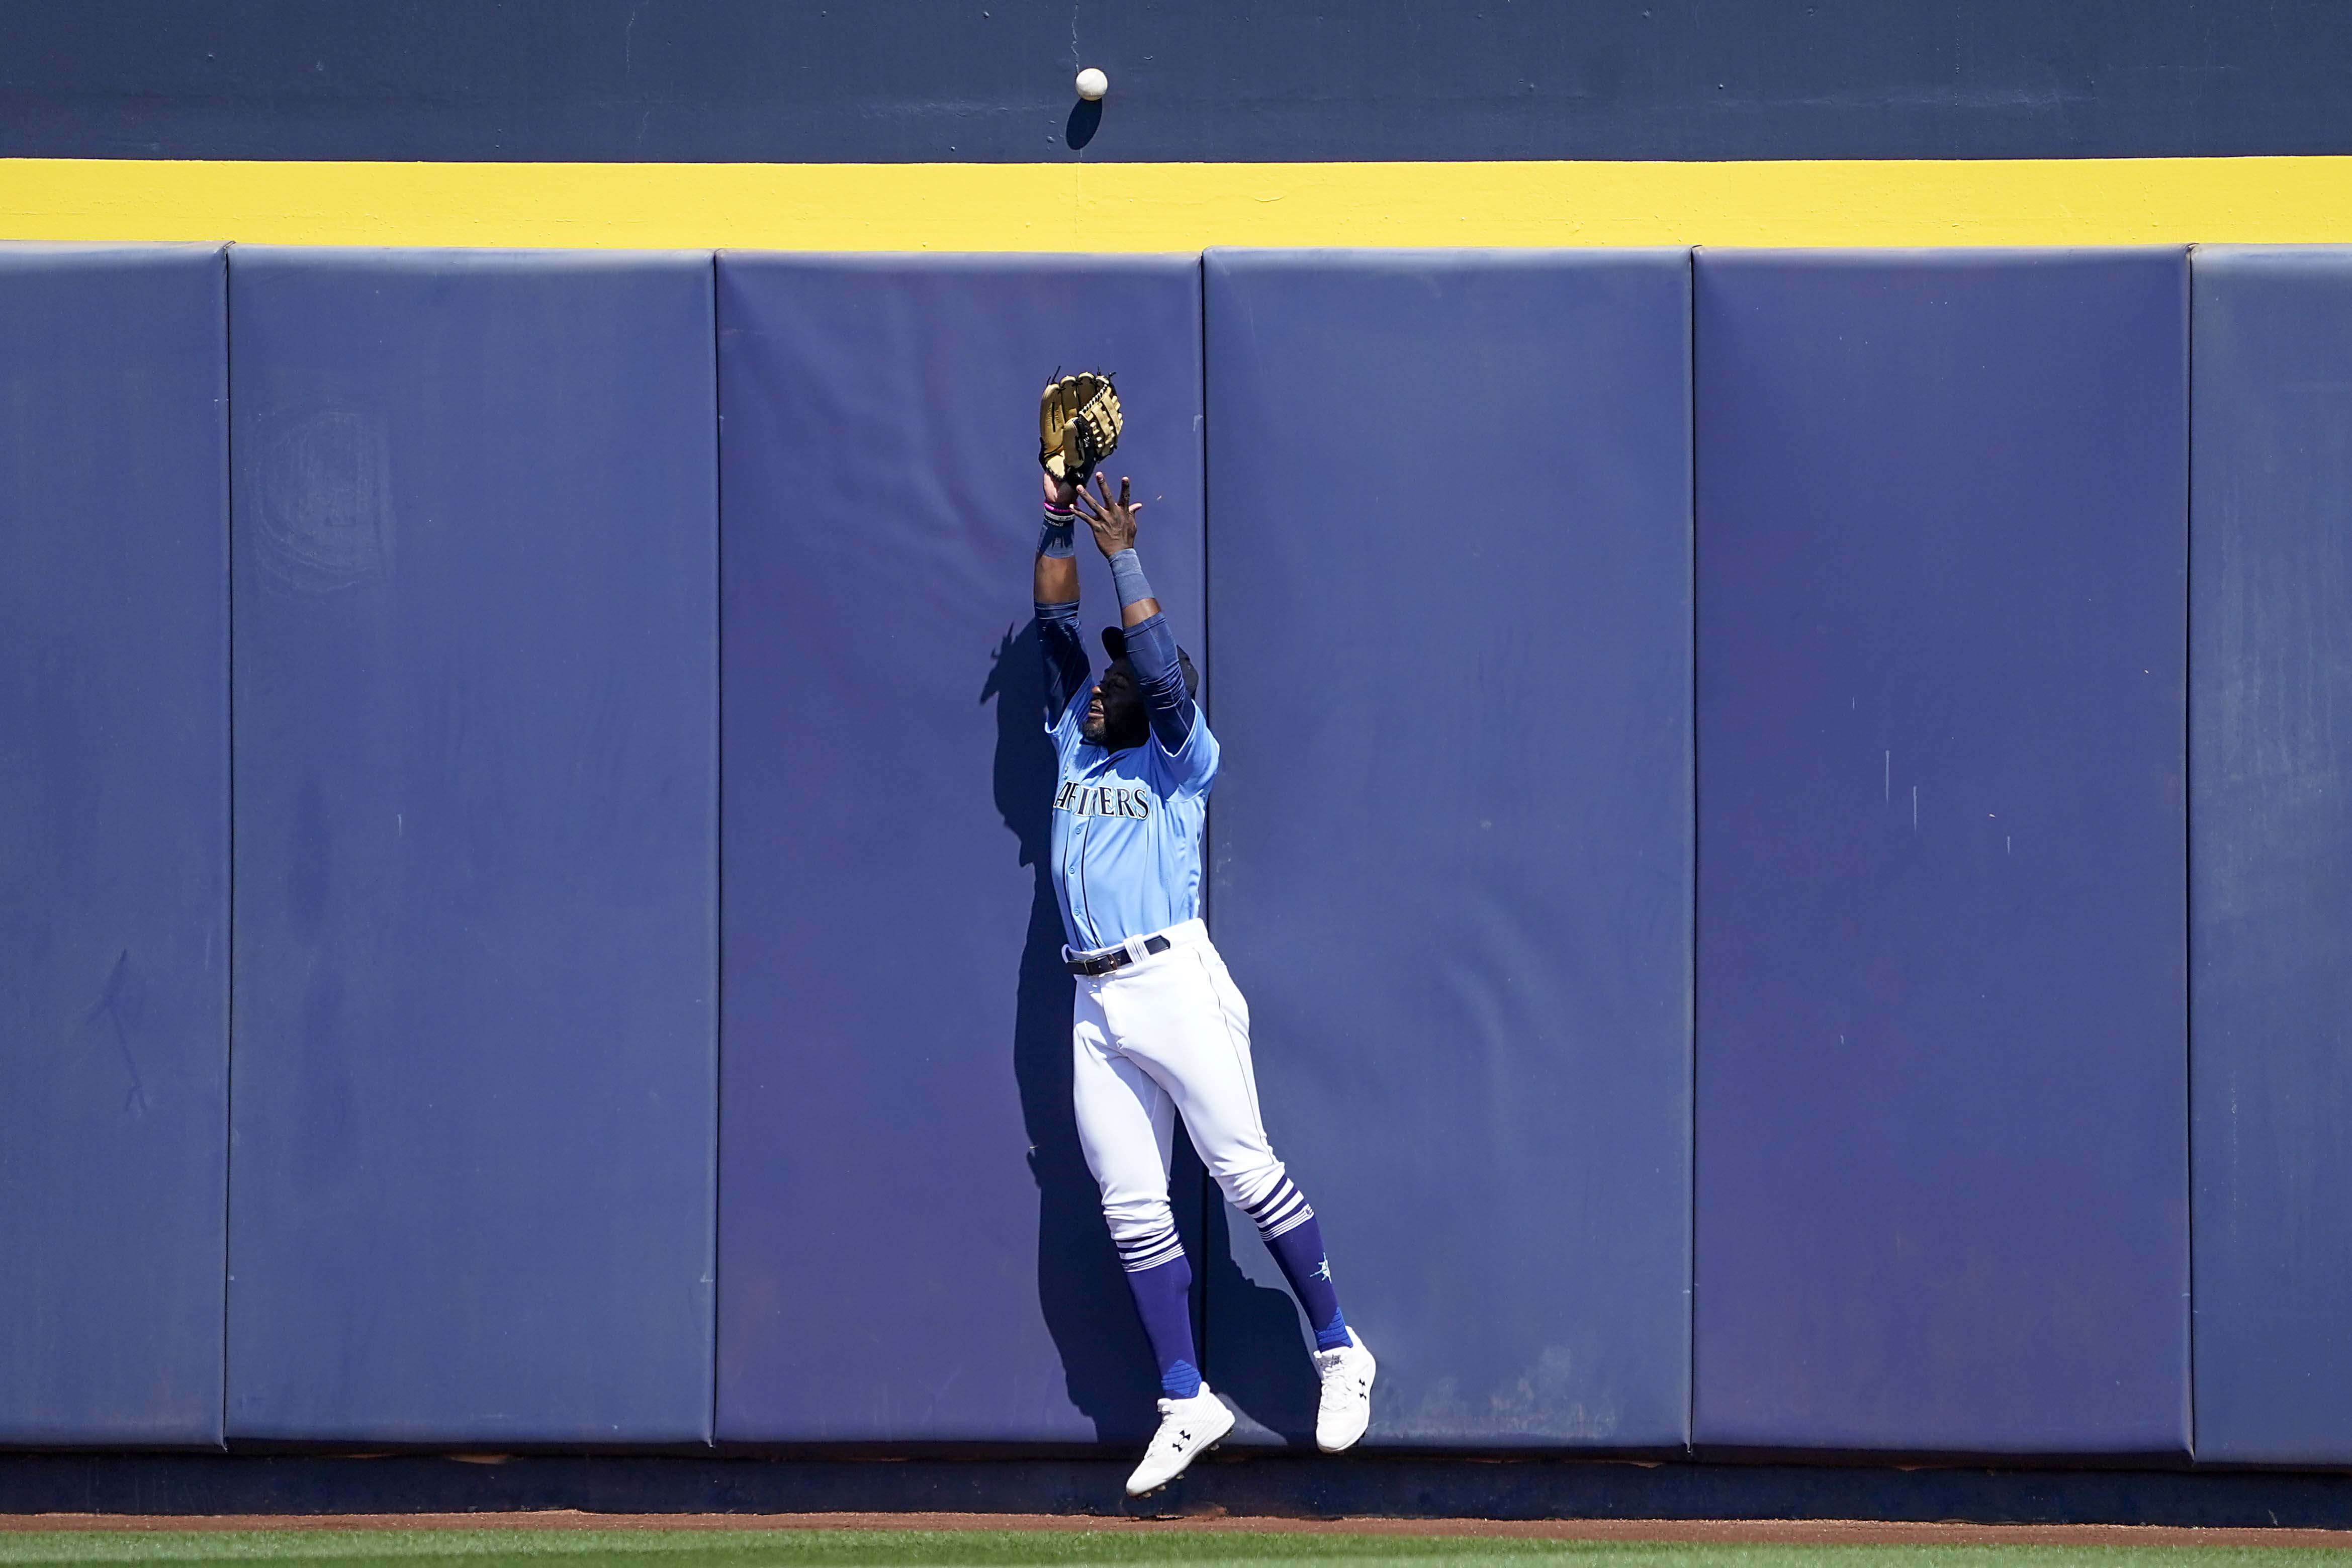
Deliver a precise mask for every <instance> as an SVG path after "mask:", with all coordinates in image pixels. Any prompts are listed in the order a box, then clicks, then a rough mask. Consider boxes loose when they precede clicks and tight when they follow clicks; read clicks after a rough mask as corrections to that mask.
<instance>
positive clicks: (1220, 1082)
mask: <svg viewBox="0 0 2352 1568" xmlns="http://www.w3.org/2000/svg"><path fill="white" fill-rule="evenodd" d="M1105 990H1106V992H1107V994H1108V999H1109V1001H1110V1003H1111V1006H1112V1008H1113V1018H1112V1019H1111V1021H1112V1022H1113V1023H1114V1024H1116V1025H1117V1026H1118V1029H1119V1031H1120V1032H1119V1033H1118V1036H1117V1038H1118V1041H1119V1044H1120V1046H1121V1047H1122V1048H1123V1049H1124V1050H1125V1051H1127V1053H1128V1054H1129V1056H1130V1057H1132V1058H1134V1059H1135V1060H1137V1061H1140V1062H1141V1063H1142V1064H1143V1066H1144V1067H1145V1068H1146V1069H1147V1070H1148V1071H1150V1073H1151V1075H1152V1076H1153V1077H1154V1078H1155V1079H1157V1080H1158V1081H1159V1082H1160V1084H1161V1085H1162V1086H1163V1087H1165V1088H1166V1089H1167V1091H1168V1092H1169V1094H1170V1096H1171V1098H1173V1099H1174V1101H1175V1102H1176V1108H1177V1110H1178V1111H1179V1112H1181V1113H1182V1115H1183V1117H1184V1130H1185V1131H1186V1132H1187V1133H1188V1134H1191V1136H1192V1147H1193V1148H1194V1149H1196V1150H1197V1151H1199V1153H1200V1155H1201V1161H1202V1164H1203V1165H1205V1166H1207V1167H1208V1170H1209V1174H1210V1175H1211V1176H1213V1177H1215V1178H1216V1182H1217V1185H1218V1186H1220V1187H1222V1188H1223V1191H1224V1195H1225V1197H1226V1199H1227V1200H1228V1201H1229V1202H1231V1203H1232V1204H1233V1206H1234V1207H1235V1208H1238V1209H1240V1210H1241V1211H1242V1212H1243V1213H1244V1214H1245V1215H1247V1216H1248V1217H1249V1218H1250V1222H1251V1223H1252V1224H1253V1225H1255V1226H1256V1227H1257V1233H1258V1235H1259V1237H1260V1238H1261V1239H1263V1240H1264V1241H1265V1245H1266V1250H1267V1251H1269V1252H1271V1253H1273V1254H1274V1259H1275V1261H1276V1263H1277V1264H1279V1265H1280V1266H1281V1269H1282V1273H1283V1278H1284V1279H1286V1280H1287V1281H1289V1282H1290V1289H1291V1293H1292V1294H1294V1295H1296V1296H1297V1298H1298V1304H1299V1305H1300V1306H1301V1307H1303V1308H1304V1309H1306V1312H1307V1322H1309V1323H1310V1324H1312V1325H1313V1326H1314V1329H1315V1344H1316V1348H1317V1349H1318V1350H1329V1349H1332V1348H1333V1347H1335V1346H1338V1345H1343V1344H1346V1343H1349V1339H1348V1322H1347V1318H1346V1317H1345V1316H1344V1315H1343V1314H1342V1313H1341V1312H1340V1310H1339V1292H1338V1291H1337V1290H1336V1289H1335V1288H1334V1287H1333V1285H1332V1282H1331V1264H1330V1260H1329V1259H1328V1257H1327V1256H1326V1255H1325V1253H1324V1248H1323V1227H1322V1225H1321V1224H1320V1223H1319V1222H1318V1220H1317V1219H1316V1218H1315V1209H1314V1207H1313V1206H1312V1205H1310V1204H1309V1203H1308V1202H1307V1197H1306V1195H1305V1194H1304V1193H1302V1192H1300V1191H1299V1190H1298V1187H1297V1184H1296V1183H1294V1182H1293V1181H1292V1180H1291V1179H1290V1175H1289V1173H1288V1172H1287V1171H1286V1170H1285V1169H1284V1168H1283V1165H1282V1162H1281V1161H1280V1160H1278V1159H1276V1157H1275V1155H1274V1149H1273V1147H1272V1146H1271V1145H1270V1144H1269V1143H1268V1141H1267V1139H1266V1135H1265V1120H1264V1118H1263V1117H1262V1116H1261V1115H1260V1114H1259V1110H1258V1098H1257V1074H1256V1071H1255V1069H1254V1067H1253V1066H1252V1064H1251V1061H1250V1043H1249V1004H1248V1003H1247V1002H1245V1001H1244V1000H1243V999H1242V994H1241V991H1240V989H1239V988H1236V987H1235V986H1234V982H1233V977H1232V976H1230V975H1228V974H1227V973H1226V972H1225V967H1224V963H1223V960H1222V959H1220V958H1219V957H1218V956H1217V954H1216V950H1215V949H1214V948H1213V947H1210V946H1206V945H1202V946H1192V947H1181V948H1178V949H1177V950H1175V951H1173V952H1171V953H1169V954H1167V955H1165V956H1162V957H1160V959H1158V960H1156V961H1155V962H1153V963H1150V964H1148V965H1145V966H1142V967H1139V968H1138V969H1137V970H1136V971H1135V972H1134V974H1133V976H1132V977H1122V978H1120V979H1119V980H1118V981H1116V982H1114V983H1113V984H1112V985H1111V986H1109V987H1107V988H1105Z"/></svg>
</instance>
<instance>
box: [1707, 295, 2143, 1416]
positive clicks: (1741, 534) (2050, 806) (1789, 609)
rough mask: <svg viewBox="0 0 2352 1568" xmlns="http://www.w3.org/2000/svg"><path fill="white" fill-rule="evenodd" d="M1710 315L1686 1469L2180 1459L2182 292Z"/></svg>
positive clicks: (1732, 300)
mask: <svg viewBox="0 0 2352 1568" xmlns="http://www.w3.org/2000/svg"><path fill="white" fill-rule="evenodd" d="M1696 298H1697V308H1696V330H1697V367H1698V371H1697V417H1698V540H1699V545H1698V715H1699V734H1698V758H1699V775H1698V800H1699V878H1698V1003H1699V1008H1698V1204H1697V1275H1696V1289H1697V1309H1696V1322H1697V1333H1696V1383H1697V1398H1696V1423H1695V1424H1696V1438H1697V1441H1698V1442H1699V1443H1700V1444H1701V1445H1702V1446H1719V1447H1743V1448H1814V1449H1839V1448H1846V1449H1895V1450H1911V1451H1936V1450H1957V1451H1969V1452H1979V1453H2050V1454H2062V1453H2113V1454H2128V1453H2145V1454H2153V1453H2163V1454H2177V1453H2179V1452H2181V1451H2183V1450H2185V1449H2186V1448H2187V1447H2188V1442H2189V1408H2188V1371H2189V1360H2188V1312H2187V1291H2188V1288H2189V1231H2188V1215H2187V1197H2188V1171H2187V1166H2186V1160H2187V1152H2188V1151H2187V1137H2186V1132H2187V1106H2186V1099H2185V1097H2186V1092H2187V1061H2186V1059H2185V1051H2186V1002H2185V996H2184V989H2185V979H2186V950H2185V949H2186V929H2187V914H2186V909H2185V907H2184V898H2185V885H2186V865H2185V855H2186V848H2185V838H2186V824H2185V821H2184V810H2185V802H2184V771H2185V755H2184V752H2185V747H2184V737H2185V722H2186V716H2185V713H2184V701H2185V691H2186V683H2187V674H2186V649H2185V615H2184V593H2185V586H2184V576H2183V574H2184V571H2185V568H2186V563H2187V540H2186V538H2185V528H2186V523H2187V493H2186V486H2187V448H2186V441H2187V431H2186V427H2187V408H2186V394H2187V386H2188V367H2187V362H2186V357H2185V356H2186V350H2187V339H2188V319H2187V309H2186V306H2187V264H2186V259H2185V257H2184V256H2183V255H2182V253H2180V252H2179V251H2173V250H2149V251H2121V252H2065V251H2040V252H2012V253H2001V252H1990V253H1986V252H1979V253H1936V252H1927V253H1891V254H1890V253H1874V254H1866V255H1865V254H1856V255H1838V254H1819V253H1816V254H1791V253H1778V254H1772V253H1758V254H1742V253H1727V252H1717V251H1701V252H1700V253H1699V255H1698V258H1697V268H1696Z"/></svg>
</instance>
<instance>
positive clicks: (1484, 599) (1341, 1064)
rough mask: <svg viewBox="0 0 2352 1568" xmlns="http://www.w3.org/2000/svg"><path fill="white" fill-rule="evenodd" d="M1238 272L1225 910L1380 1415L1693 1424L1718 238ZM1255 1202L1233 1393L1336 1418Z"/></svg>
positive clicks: (1603, 1432) (1242, 1225)
mask: <svg viewBox="0 0 2352 1568" xmlns="http://www.w3.org/2000/svg"><path fill="white" fill-rule="evenodd" d="M1207 267H1208V273H1207V290H1206V301H1207V305H1206V308H1207V312H1208V327H1209V334H1208V370H1209V408H1210V411H1211V418H1212V420H1213V426H1212V432H1211V443H1210V465H1209V473H1210V479H1211V486H1212V488H1211V494H1210V508H1209V518H1210V542H1211V549H1210V559H1211V563H1212V577H1211V604H1212V614H1213V624H1214V628H1215V643H1214V645H1213V652H1214V653H1215V661H1214V664H1215V675H1216V681H1217V690H1218V694H1219V695H1218V703H1217V707H1216V710H1215V717H1216V726H1217V732H1218V735H1219V737H1220V738H1221V740H1222V741H1223V747H1224V768H1223V775H1222V777H1221V779H1220V780H1219V783H1218V789H1217V795H1216V805H1215V810H1214V814H1213V821H1212V831H1213V845H1214V852H1213V862H1214V867H1215V876H1214V883H1213V894H1214V898H1213V904H1212V912H1211V920H1212V925H1213V929H1214V931H1215V934H1216V938H1217V942H1218V945H1219V946H1220V947H1221V948H1222V950H1223V952H1224V954H1225V956H1226V958H1227V961H1228V963H1229V964H1230V966H1231V967H1232V968H1233V971H1234V977H1235V979H1236V980H1237V981H1238V982H1239V984H1240V986H1241V988H1242V989H1243V991H1244V993H1245V994H1246V995H1247V997H1248V998H1249V1001H1250V1004H1251V1010H1252V1013H1253V1015H1254V1018H1255V1023H1254V1025H1253V1028H1252V1047H1253V1053H1254V1056H1255V1061H1256V1064H1257V1071H1258V1082H1259V1087H1260V1092H1261V1095H1262V1099H1263V1103H1264V1105H1265V1118H1266V1123H1267V1126H1268V1130H1269V1131H1270V1133H1271V1134H1272V1135H1273V1139H1274V1144H1275V1149H1276V1153H1277V1154H1278V1155H1281V1156H1282V1157H1283V1158H1284V1159H1285V1160H1286V1162H1287V1164H1288V1166H1289V1168H1290V1171H1291V1174H1292V1175H1293V1176H1294V1177H1296V1178H1297V1181H1298V1183H1299V1184H1300V1186H1301V1187H1302V1189H1303V1190H1304V1191H1305V1192H1306V1193H1307V1196H1308V1198H1309V1200H1310V1201H1312V1202H1313V1203H1314V1204H1315V1206H1316V1208H1317V1210H1318V1214H1319V1215H1320V1217H1321V1219H1322V1224H1323V1228H1324V1235H1325V1239H1326V1240H1327V1241H1328V1244H1329V1248H1330V1256H1331V1264H1332V1270H1333V1273H1334V1277H1335V1280H1336V1282H1337V1284H1338V1286H1339V1294H1340V1300H1341V1302H1342V1304H1343V1306H1344V1308H1345V1310H1346V1312H1347V1313H1348V1317H1349V1322H1351V1323H1354V1324H1355V1325H1356V1326H1357V1327H1359V1328H1360V1330H1361V1331H1362V1333H1363V1335H1364V1338H1365V1340H1366V1343H1369V1344H1370V1346H1371V1348H1372V1350H1373V1352H1374V1353H1375V1354H1377V1355H1378V1356H1379V1357H1380V1358H1381V1383H1380V1394H1379V1397H1378V1398H1377V1400H1376V1401H1375V1406H1374V1421H1373V1426H1372V1428H1371V1433H1370V1437H1369V1438H1368V1441H1370V1442H1372V1443H1374V1444H1376V1445H1377V1444H1393V1445H1410V1446H1422V1447H1426V1446H1441V1447H1452V1446H1465V1447H1481V1448H1517V1447H1546V1448H1549V1447H1559V1446H1568V1445H1583V1446H1593V1447H1604V1448H1680V1447H1681V1446H1682V1445H1683V1443H1684V1442H1685V1437H1686V1431H1687V1409H1688V1403H1687V1402H1688V1393H1689V1382H1688V1372H1689V1344H1690V1341H1689V1315H1688V1300H1689V1283H1690V1279H1689V1241H1690V1133H1691V1124H1690V1091H1691V1085H1690V1005H1691V992H1690V982H1691V931H1690V912H1691V838H1692V824H1691V641H1690V639H1691V601H1690V592H1691V529H1690V484H1691V481H1690V460H1691V425H1690V386H1689V367H1690V264H1689V257H1688V255H1687V254H1686V253H1685V252H1682V251H1674V252H1650V253H1643V252H1609V253H1599V252H1594V253H1543V252H1476V251H1437V252H1344V251H1343V252H1332V251H1302V252H1282V251H1270V252H1253V251H1212V252H1210V253H1209V256H1208V262H1207ZM1302 385H1316V386H1321V387H1324V388H1326V389H1328V390H1329V391H1330V392H1331V393H1332V395H1331V396H1330V397H1329V398H1328V400H1324V401H1321V402H1317V401H1315V400H1311V399H1310V400H1302V399H1301V398H1300V397H1299V396H1298V391H1299V388H1300V387H1301V386H1302ZM1216 1208H1217V1210H1218V1211H1219V1212H1218V1215H1217V1217H1216V1225H1215V1227H1214V1228H1216V1229H1218V1230H1220V1231H1222V1233H1223V1235H1222V1236H1220V1237H1215V1238H1213V1247H1219V1248H1222V1247H1229V1248H1230V1253H1229V1255H1225V1256H1217V1257H1214V1258H1213V1260H1212V1265H1211V1267H1212V1272H1211V1274H1210V1277H1209V1295H1208V1316H1209V1334H1208V1348H1207V1355H1208V1368H1207V1370H1208V1374H1209V1377H1210V1380H1211V1381H1212V1383H1213V1385H1215V1386H1216V1387H1217V1389H1218V1390H1219V1392H1221V1393H1223V1395H1225V1396H1227V1397H1228V1399H1230V1400H1232V1401H1233V1402H1234V1403H1235V1404H1236V1405H1237V1406H1239V1407H1240V1408H1241V1410H1242V1411H1243V1413H1244V1416H1246V1417H1247V1418H1248V1426H1247V1427H1245V1428H1244V1431H1243V1433H1242V1434H1241V1435H1240V1439H1239V1440H1244V1441H1247V1440H1252V1439H1255V1440H1256V1441H1259V1442H1269V1441H1273V1440H1275V1439H1276V1438H1277V1437H1279V1438H1280V1439H1283V1440H1286V1441H1289V1442H1291V1443H1294V1444H1296V1443H1301V1442H1305V1443H1309V1444H1311V1441H1312V1430H1313V1424H1314V1411H1315V1383H1314V1376H1313V1373H1312V1370H1311V1368H1310V1366H1309V1365H1308V1363H1307V1351H1306V1348H1305V1346H1304V1344H1303V1343H1302V1332H1303V1324H1302V1322H1301V1321H1300V1319H1299V1318H1298V1317H1297V1314H1296V1312H1295V1310H1294V1308H1293V1307H1292V1305H1291V1301H1290V1298H1289V1295H1288V1293H1287V1291H1286V1290H1285V1289H1284V1286H1283V1283H1282V1279H1281V1275H1280V1272H1279V1270H1276V1268H1275V1266H1274V1263H1273V1260H1272V1259H1271V1258H1270V1257H1268V1256H1267V1255H1266V1253H1265V1249H1264V1248H1263V1246H1262V1244H1261V1243H1260V1242H1259V1241H1258V1240H1257V1238H1256V1235H1255V1231H1254V1230H1252V1229H1251V1228H1250V1226H1249V1225H1248V1223H1247V1221H1246V1220H1244V1219H1243V1218H1240V1217H1239V1216H1235V1215H1230V1214H1229V1213H1227V1212H1225V1210H1224V1206H1223V1204H1222V1203H1220V1204H1218V1205H1216Z"/></svg>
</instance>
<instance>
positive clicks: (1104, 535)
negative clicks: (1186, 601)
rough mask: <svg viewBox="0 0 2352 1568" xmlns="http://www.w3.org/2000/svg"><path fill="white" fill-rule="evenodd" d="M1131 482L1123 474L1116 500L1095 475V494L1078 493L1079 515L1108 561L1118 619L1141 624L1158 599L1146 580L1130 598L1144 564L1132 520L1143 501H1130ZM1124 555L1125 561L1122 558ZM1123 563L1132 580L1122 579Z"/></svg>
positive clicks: (1156, 609) (1126, 623) (1154, 611)
mask: <svg viewBox="0 0 2352 1568" xmlns="http://www.w3.org/2000/svg"><path fill="white" fill-rule="evenodd" d="M1131 485H1132V481H1130V480H1129V479H1126V478H1124V477H1122V478H1121V479H1120V480H1119V482H1118V500H1116V501H1114V500H1112V499H1111V498H1110V486H1109V485H1108V484H1106V483H1105V482H1104V480H1103V476H1101V475H1099V474H1097V475H1096V476H1095V493H1094V494H1093V495H1088V494H1087V492H1086V491H1085V490H1083V489H1081V490H1079V491H1078V492H1077V500H1078V512H1079V515H1080V516H1082V517H1085V518H1086V519H1087V528H1088V529H1089V530H1090V531H1092V533H1093V534H1094V536H1095V548H1096V549H1098V550H1100V551H1102V552H1103V559H1105V560H1107V561H1108V562H1110V580H1111V581H1112V582H1113V583H1114V584H1117V585H1118V607H1119V608H1118V621H1119V624H1120V625H1122V626H1140V625H1142V624H1143V623H1144V622H1146V621H1148V620H1150V618H1151V617H1153V616H1154V615H1157V614H1159V613H1160V601H1158V600H1157V599H1154V598H1152V597H1151V591H1150V584H1148V583H1145V584H1144V586H1143V591H1142V596H1141V597H1140V598H1138V599H1135V600H1133V601H1129V598H1128V585H1129V582H1130V581H1132V582H1137V583H1141V582H1143V565H1142V563H1141V562H1140V561H1139V560H1137V559H1136V555H1135V520H1136V519H1137V518H1138V517H1141V516H1142V515H1143V503H1142V502H1140V501H1129V499H1128V497H1129V495H1130V494H1131V493H1132V492H1131V488H1130V486H1131ZM1122 557H1124V558H1125V559H1124V560H1122V559H1121V558H1122ZM1122 566H1129V567H1132V569H1133V571H1134V575H1133V577H1132V578H1131V579H1123V578H1122V577H1121V576H1120V575H1119V573H1120V569H1121V567H1122Z"/></svg>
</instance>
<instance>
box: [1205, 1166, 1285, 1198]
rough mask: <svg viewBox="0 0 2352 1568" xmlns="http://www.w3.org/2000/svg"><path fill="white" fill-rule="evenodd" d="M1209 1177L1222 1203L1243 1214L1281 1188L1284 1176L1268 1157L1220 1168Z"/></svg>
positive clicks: (1280, 1168)
mask: <svg viewBox="0 0 2352 1568" xmlns="http://www.w3.org/2000/svg"><path fill="white" fill-rule="evenodd" d="M1211 1174H1212V1175H1213V1176H1215V1177H1216V1178H1217V1186H1218V1187H1219V1188H1221V1189H1222V1190H1223V1193H1224V1195H1225V1201H1226V1202H1228V1203H1230V1204H1232V1205H1233V1206H1234V1207H1235V1208H1238V1209H1242V1210H1244V1211H1246V1210H1248V1209H1250V1208H1252V1207H1255V1206H1256V1205H1257V1204H1258V1203H1259V1202H1261V1201H1262V1200H1263V1199H1265V1197H1266V1196H1267V1195H1268V1194H1270V1193H1272V1192H1274V1191H1275V1190H1276V1188H1277V1187H1279V1186H1282V1184H1283V1182H1284V1180H1285V1179H1286V1176H1287V1174H1288V1173H1286V1171H1284V1169H1283V1168H1282V1162H1281V1161H1280V1160H1278V1159H1276V1158H1275V1157H1274V1156H1273V1155H1270V1154H1269V1155H1255V1156H1253V1157H1250V1158H1247V1159H1244V1160H1239V1161H1235V1162H1234V1163H1232V1164H1230V1165H1220V1166H1217V1167H1216V1168H1215V1169H1214V1170H1213V1171H1212V1172H1211Z"/></svg>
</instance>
